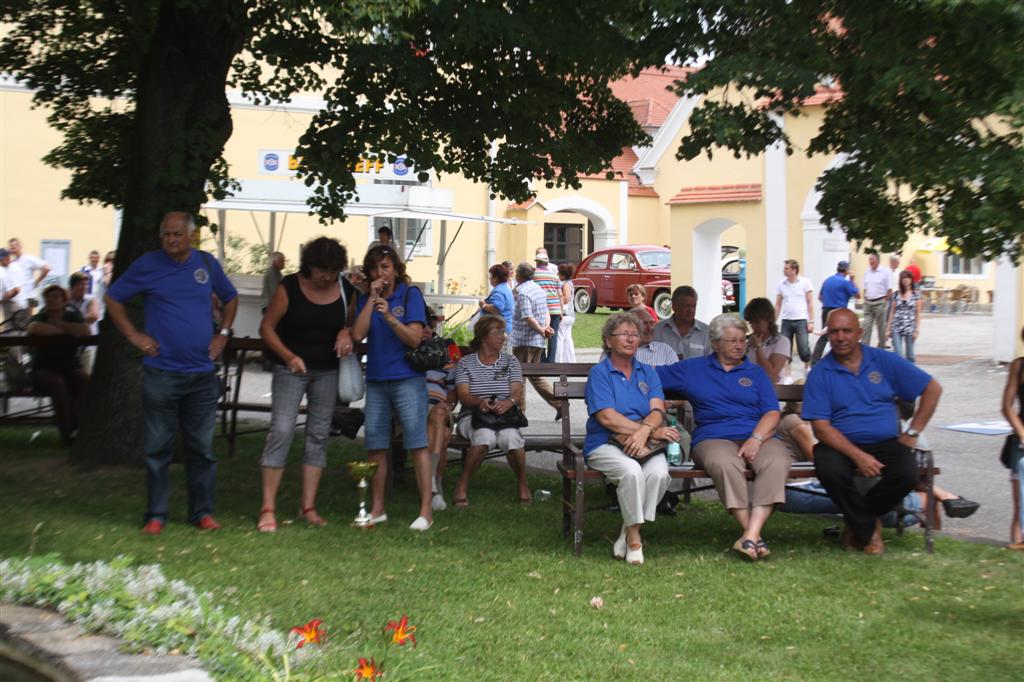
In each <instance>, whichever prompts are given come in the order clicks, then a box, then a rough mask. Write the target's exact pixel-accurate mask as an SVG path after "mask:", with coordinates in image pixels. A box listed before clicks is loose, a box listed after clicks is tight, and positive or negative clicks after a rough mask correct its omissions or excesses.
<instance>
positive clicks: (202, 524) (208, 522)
mask: <svg viewBox="0 0 1024 682" xmlns="http://www.w3.org/2000/svg"><path fill="white" fill-rule="evenodd" d="M192 525H193V526H195V527H196V528H198V529H199V530H220V524H219V523H217V522H216V521H215V520H214V518H213V517H212V516H210V515H209V514H207V515H206V516H204V517H203V518H201V519H199V520H198V521H196V522H195V523H193V524H192Z"/></svg>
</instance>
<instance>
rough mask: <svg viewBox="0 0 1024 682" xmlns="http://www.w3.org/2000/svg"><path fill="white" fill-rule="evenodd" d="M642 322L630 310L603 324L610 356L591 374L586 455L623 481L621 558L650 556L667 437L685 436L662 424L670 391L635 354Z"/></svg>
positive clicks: (664, 479)
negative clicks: (650, 527) (646, 536)
mask: <svg viewBox="0 0 1024 682" xmlns="http://www.w3.org/2000/svg"><path fill="white" fill-rule="evenodd" d="M639 329H640V325H639V323H638V321H637V319H636V318H635V317H634V316H633V315H630V314H626V313H616V314H614V315H611V316H610V317H609V318H608V320H607V321H606V322H605V323H604V327H603V328H602V330H601V342H602V345H603V346H604V350H605V353H606V355H607V357H605V358H604V359H603V360H601V361H600V362H599V363H598V364H596V365H594V367H593V369H591V370H590V374H589V375H588V376H587V391H586V399H587V412H588V413H589V414H590V418H589V419H588V420H587V436H586V439H585V440H584V442H583V456H584V457H585V458H586V460H587V465H588V466H589V467H590V468H591V469H594V470H595V471H600V472H601V473H602V474H604V475H605V476H606V477H607V478H608V480H610V481H611V482H612V483H615V484H616V486H617V494H618V498H619V509H620V510H621V511H622V530H621V531H620V533H619V538H618V540H616V541H615V545H614V547H613V549H612V553H613V555H614V556H615V558H616V559H625V560H626V561H627V562H629V563H631V564H642V563H643V562H644V553H643V544H642V543H641V540H640V525H641V524H642V523H644V522H645V521H654V519H655V515H656V510H657V506H658V501H659V500H661V497H662V495H664V494H665V490H666V488H668V481H669V474H668V462H666V461H665V455H664V453H663V449H664V448H663V446H664V443H665V441H668V440H673V441H677V440H678V439H679V434H678V433H677V432H676V430H675V429H673V428H671V427H667V426H663V425H662V421H663V419H664V416H665V395H664V393H662V390H661V381H660V380H659V379H658V375H657V373H655V371H654V369H653V368H652V367H650V366H649V365H645V364H643V363H642V362H639V361H638V360H637V359H636V357H634V356H635V354H636V349H637V346H638V345H639V344H640V333H639Z"/></svg>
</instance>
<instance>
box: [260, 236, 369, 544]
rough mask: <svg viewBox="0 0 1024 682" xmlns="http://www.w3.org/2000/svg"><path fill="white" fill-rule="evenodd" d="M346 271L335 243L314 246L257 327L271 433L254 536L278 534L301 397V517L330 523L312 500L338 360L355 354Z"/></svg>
mask: <svg viewBox="0 0 1024 682" xmlns="http://www.w3.org/2000/svg"><path fill="white" fill-rule="evenodd" d="M282 260H283V259H282ZM282 265H283V263H282ZM346 265H348V252H347V251H346V249H345V247H344V246H342V245H341V244H340V243H339V242H338V241H337V240H335V239H330V238H328V237H318V238H317V239H314V240H312V241H311V242H309V243H308V244H306V246H305V248H303V249H302V257H301V260H300V264H299V272H298V273H296V274H292V275H288V276H287V277H284V278H282V279H281V283H280V286H278V287H276V288H275V289H274V291H273V293H272V294H271V299H270V304H269V305H268V306H267V309H266V312H265V313H264V315H263V320H262V321H261V322H260V338H262V339H263V342H264V343H265V344H266V345H267V349H268V351H269V355H270V358H271V361H272V362H273V364H274V367H273V379H272V380H271V388H270V391H271V395H272V396H273V397H272V399H271V406H270V409H271V412H270V430H269V432H268V433H267V439H266V442H265V443H264V445H263V453H262V455H261V456H260V467H261V470H262V474H261V476H262V481H263V504H262V505H261V507H260V514H259V518H258V519H257V521H256V530H258V531H261V532H267V533H272V532H274V531H276V530H277V517H276V514H275V511H276V509H277V490H278V488H279V487H280V486H281V479H282V477H283V476H284V465H285V463H286V462H287V461H288V451H289V450H290V449H291V445H292V438H293V436H294V435H295V425H296V422H297V421H298V416H299V406H300V405H301V403H302V399H303V398H305V399H306V429H305V430H306V440H305V446H304V448H303V453H302V497H301V499H300V503H299V518H300V519H302V520H303V521H305V522H306V523H308V524H309V525H311V526H323V525H326V524H327V521H325V520H324V519H323V517H322V516H320V514H319V513H317V510H316V494H317V489H318V488H319V486H320V478H321V476H322V475H323V471H324V468H326V466H327V441H328V436H329V435H330V431H331V419H332V417H333V416H334V405H335V403H336V402H337V400H338V358H340V357H342V356H347V355H350V354H351V353H352V350H353V342H352V334H351V328H350V324H351V319H352V317H353V314H352V313H353V312H354V310H355V306H354V302H355V295H356V290H355V288H354V287H353V286H352V285H351V284H349V282H348V281H347V280H344V279H341V278H339V275H340V273H341V272H342V271H344V269H345V266H346Z"/></svg>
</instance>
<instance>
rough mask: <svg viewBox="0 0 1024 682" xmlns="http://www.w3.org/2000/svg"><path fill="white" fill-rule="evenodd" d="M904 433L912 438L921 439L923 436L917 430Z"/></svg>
mask: <svg viewBox="0 0 1024 682" xmlns="http://www.w3.org/2000/svg"><path fill="white" fill-rule="evenodd" d="M903 433H904V434H906V435H908V436H910V437H911V438H919V437H920V436H921V432H920V431H918V430H917V429H907V430H906V431H904V432H903Z"/></svg>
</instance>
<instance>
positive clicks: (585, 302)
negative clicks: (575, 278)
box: [573, 287, 597, 313]
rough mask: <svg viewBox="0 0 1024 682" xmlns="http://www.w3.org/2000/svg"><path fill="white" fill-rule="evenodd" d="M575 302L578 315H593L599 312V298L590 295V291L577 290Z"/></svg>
mask: <svg viewBox="0 0 1024 682" xmlns="http://www.w3.org/2000/svg"><path fill="white" fill-rule="evenodd" d="M573 302H574V305H575V306H576V312H578V313H592V312H594V311H595V310H597V298H596V297H594V296H593V295H592V294H591V293H590V289H584V288H582V287H580V288H579V289H577V290H576V294H575V295H574V296H573Z"/></svg>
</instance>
